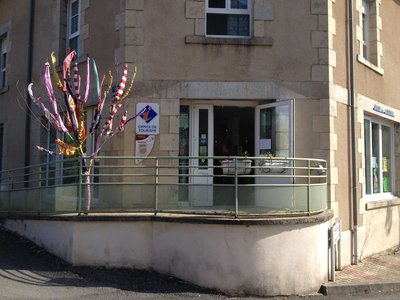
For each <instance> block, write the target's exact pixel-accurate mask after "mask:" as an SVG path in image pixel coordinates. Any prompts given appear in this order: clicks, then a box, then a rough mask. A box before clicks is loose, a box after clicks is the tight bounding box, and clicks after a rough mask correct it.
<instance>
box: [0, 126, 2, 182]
mask: <svg viewBox="0 0 400 300" xmlns="http://www.w3.org/2000/svg"><path fill="white" fill-rule="evenodd" d="M1 170H3V124H0V171H1ZM0 180H1V177H0Z"/></svg>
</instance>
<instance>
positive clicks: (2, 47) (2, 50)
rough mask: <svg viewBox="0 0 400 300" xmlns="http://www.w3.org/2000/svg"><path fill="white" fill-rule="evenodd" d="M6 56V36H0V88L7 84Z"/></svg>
mask: <svg viewBox="0 0 400 300" xmlns="http://www.w3.org/2000/svg"><path fill="white" fill-rule="evenodd" d="M4 54H5V55H6V59H5V62H4V61H3V55H4ZM7 56H8V55H7V36H3V37H0V90H1V89H4V88H5V87H6V86H7ZM3 65H4V67H3ZM3 81H4V84H3Z"/></svg>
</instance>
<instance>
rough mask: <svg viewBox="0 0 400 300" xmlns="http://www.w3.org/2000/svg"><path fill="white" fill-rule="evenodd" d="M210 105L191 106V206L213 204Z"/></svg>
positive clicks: (212, 122) (212, 127) (211, 108)
mask: <svg viewBox="0 0 400 300" xmlns="http://www.w3.org/2000/svg"><path fill="white" fill-rule="evenodd" d="M213 114H214V113H213V106H212V105H194V106H193V123H192V128H193V139H192V141H193V147H192V153H193V156H194V157H196V158H195V159H193V160H192V163H191V164H192V166H194V168H192V169H191V171H190V172H191V175H192V176H191V183H192V185H191V191H190V195H191V196H190V199H191V203H192V205H193V206H211V205H212V204H213V168H212V166H213V160H212V159H208V158H207V156H213V155H214V149H213V148H214V147H213V143H214V117H213Z"/></svg>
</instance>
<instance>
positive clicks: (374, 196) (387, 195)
mask: <svg viewBox="0 0 400 300" xmlns="http://www.w3.org/2000/svg"><path fill="white" fill-rule="evenodd" d="M364 120H368V121H369V122H370V123H369V124H370V129H369V133H370V149H369V150H370V151H369V152H370V154H371V157H370V158H369V159H370V160H371V161H370V168H371V170H370V174H371V178H370V180H371V182H370V186H371V192H372V193H371V194H367V180H368V178H367V172H366V170H365V175H364V178H365V184H364V188H363V194H364V199H365V200H366V201H376V200H388V199H391V198H394V197H395V194H394V192H395V182H396V179H395V153H394V141H395V139H394V126H393V123H391V122H385V121H384V120H382V119H378V118H374V117H371V116H364ZM372 123H375V124H378V125H379V166H378V168H379V174H378V176H379V193H374V192H373V175H372V173H373V171H372ZM364 126H365V124H364ZM382 126H386V127H389V128H390V144H391V149H390V179H391V182H390V190H391V192H383V169H382V165H383V163H382V148H383V145H382ZM364 134H365V129H364ZM365 138H366V137H365V136H364V139H365ZM364 144H365V143H364ZM363 159H364V166H365V168H366V167H367V164H366V159H367V157H366V149H364V156H363Z"/></svg>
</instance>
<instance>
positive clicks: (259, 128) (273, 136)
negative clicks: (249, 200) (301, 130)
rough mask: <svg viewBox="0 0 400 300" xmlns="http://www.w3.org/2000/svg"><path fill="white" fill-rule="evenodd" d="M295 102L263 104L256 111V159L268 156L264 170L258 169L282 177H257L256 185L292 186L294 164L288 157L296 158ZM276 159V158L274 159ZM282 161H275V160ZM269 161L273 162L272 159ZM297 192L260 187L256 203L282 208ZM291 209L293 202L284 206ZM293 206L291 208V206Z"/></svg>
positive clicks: (263, 173)
mask: <svg viewBox="0 0 400 300" xmlns="http://www.w3.org/2000/svg"><path fill="white" fill-rule="evenodd" d="M293 111H294V100H287V101H277V102H274V103H270V104H265V105H259V106H257V107H256V111H255V156H265V159H262V160H260V161H258V162H257V164H258V165H259V166H260V168H257V169H256V174H257V175H272V174H273V173H274V172H278V173H279V175H282V176H273V177H268V176H265V177H257V178H256V184H260V185H263V184H288V185H289V184H292V183H293V178H292V177H291V175H292V174H293V171H292V170H291V169H285V167H291V166H292V162H291V161H290V160H285V159H284V158H285V157H293V156H294V113H293ZM271 157H272V159H271ZM275 157H276V158H282V159H280V160H274V159H273V158H275ZM268 158H269V159H268ZM269 163H270V164H274V165H273V166H275V167H276V166H278V164H280V166H282V167H284V168H283V169H274V168H268V167H265V166H267V165H268V164H269ZM293 197H294V194H293V190H291V189H290V188H287V187H285V186H283V187H278V188H271V187H269V186H260V187H259V188H257V193H256V200H255V204H256V205H257V206H264V207H269V208H271V209H274V208H276V209H278V208H280V207H282V204H284V203H282V202H292V201H293ZM284 205H286V207H290V203H286V204H284ZM288 205H289V206H288Z"/></svg>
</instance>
